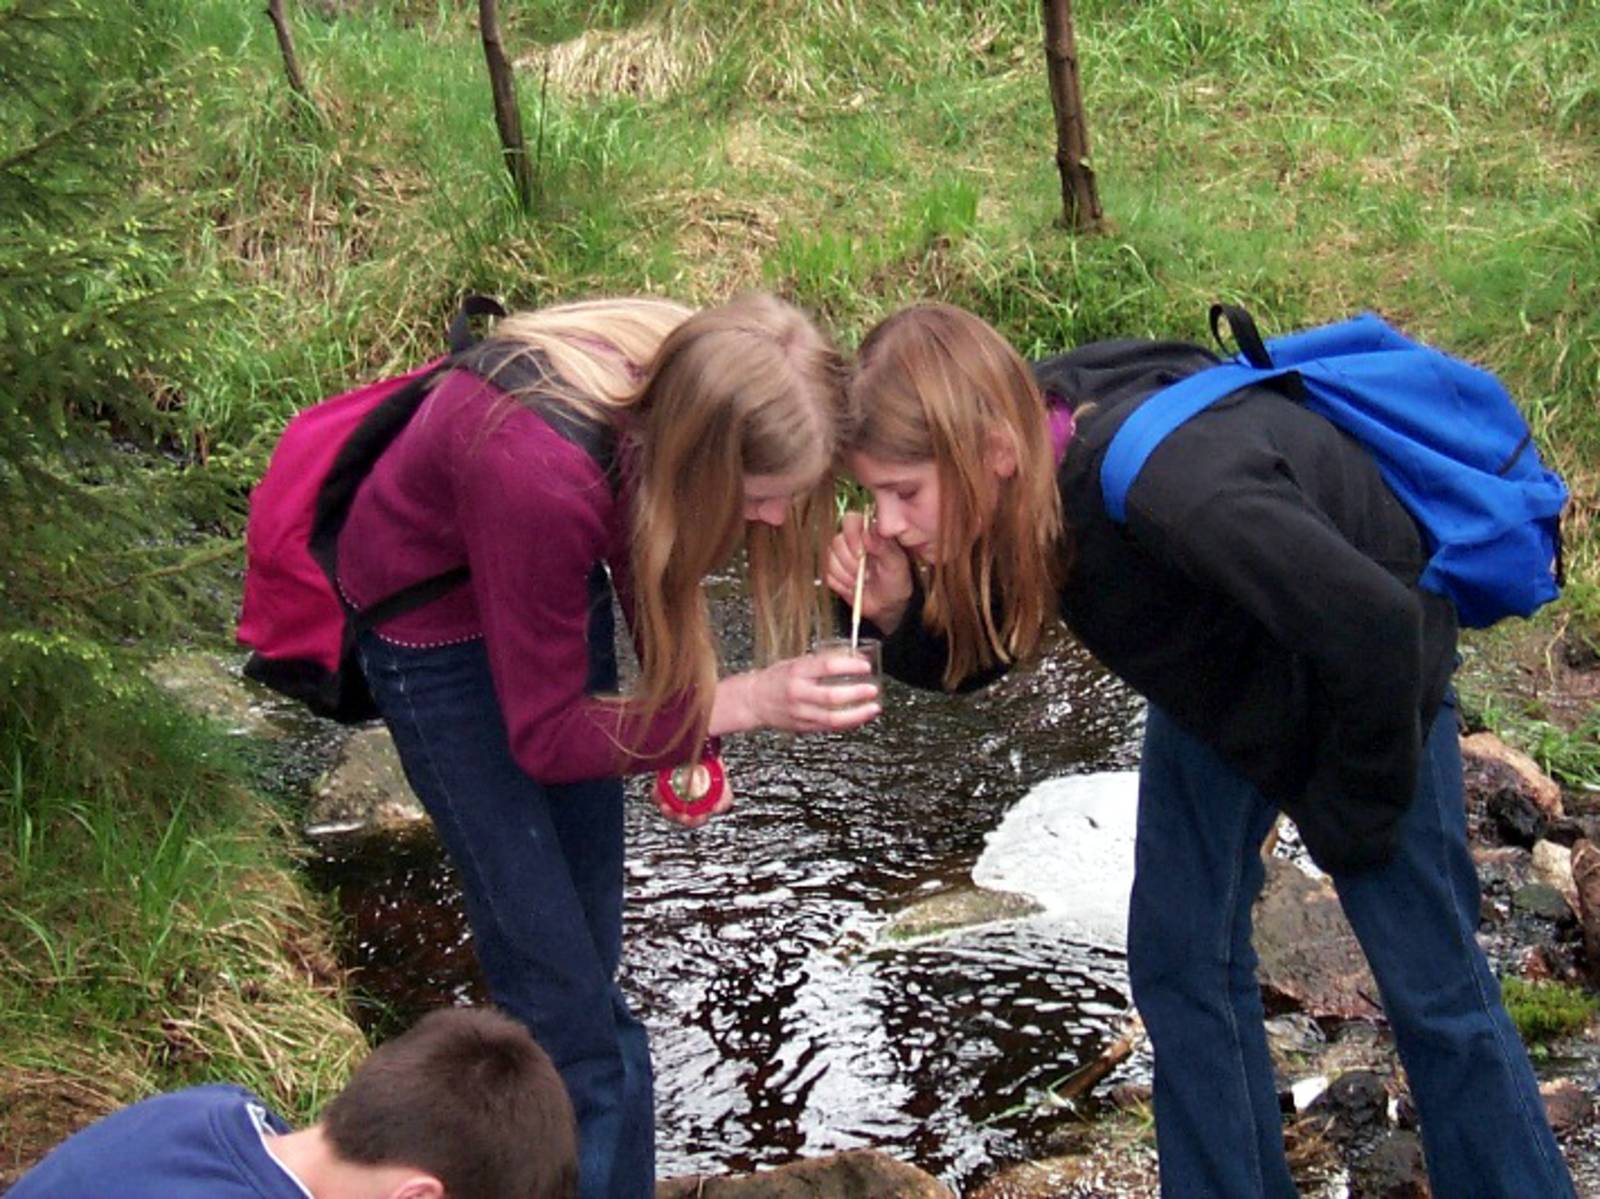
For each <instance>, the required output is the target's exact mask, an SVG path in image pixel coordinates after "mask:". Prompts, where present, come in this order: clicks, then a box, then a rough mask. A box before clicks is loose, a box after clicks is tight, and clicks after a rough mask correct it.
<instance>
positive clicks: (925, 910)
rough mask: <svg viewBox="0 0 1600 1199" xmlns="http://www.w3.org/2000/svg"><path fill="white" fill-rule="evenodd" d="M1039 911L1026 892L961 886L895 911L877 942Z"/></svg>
mask: <svg viewBox="0 0 1600 1199" xmlns="http://www.w3.org/2000/svg"><path fill="white" fill-rule="evenodd" d="M1042 910H1043V909H1042V908H1040V906H1039V905H1038V904H1036V903H1034V902H1033V900H1031V899H1029V898H1028V897H1027V896H1026V895H1014V894H1012V893H1011V892H1009V891H990V890H987V889H985V888H982V887H964V888H961V889H959V890H955V891H946V892H944V893H942V894H939V895H934V896H930V897H929V898H927V899H923V900H920V901H918V902H917V903H914V904H912V905H911V906H910V907H907V908H903V909H901V910H900V911H899V912H896V913H895V915H894V917H893V918H892V919H891V920H890V921H889V923H888V924H887V925H885V926H884V928H883V931H882V932H881V933H880V934H879V937H878V940H879V943H880V944H883V943H896V942H904V941H915V940H922V939H923V938H926V937H934V936H938V935H939V934H941V933H950V932H955V931H957V930H959V929H963V928H973V927H976V926H978V925H982V924H992V923H994V922H995V921H999V920H1016V919H1019V918H1021V917H1023V916H1031V915H1033V914H1035V913H1036V912H1039V911H1042Z"/></svg>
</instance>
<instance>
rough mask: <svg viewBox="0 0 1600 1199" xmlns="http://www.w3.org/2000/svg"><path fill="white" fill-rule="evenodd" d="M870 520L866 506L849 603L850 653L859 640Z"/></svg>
mask: <svg viewBox="0 0 1600 1199" xmlns="http://www.w3.org/2000/svg"><path fill="white" fill-rule="evenodd" d="M871 519H872V505H871V504H868V505H867V506H866V507H865V508H863V509H862V510H861V533H862V546H861V560H860V561H858V562H857V563H856V593H855V596H854V597H853V598H852V599H851V601H850V652H851V653H852V654H853V653H855V652H856V643H857V642H858V641H860V640H861V587H862V584H863V583H865V582H866V581H867V547H866V531H867V522H869V521H870V520H871Z"/></svg>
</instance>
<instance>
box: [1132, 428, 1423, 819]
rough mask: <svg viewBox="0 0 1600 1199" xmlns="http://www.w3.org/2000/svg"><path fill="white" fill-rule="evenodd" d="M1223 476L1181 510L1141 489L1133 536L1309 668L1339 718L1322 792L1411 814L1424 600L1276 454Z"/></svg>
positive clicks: (1135, 498)
mask: <svg viewBox="0 0 1600 1199" xmlns="http://www.w3.org/2000/svg"><path fill="white" fill-rule="evenodd" d="M1152 465H1154V461H1153V460H1152ZM1220 477H1222V478H1224V479H1226V480H1227V482H1226V484H1225V485H1224V486H1223V487H1221V488H1219V489H1217V490H1214V491H1212V492H1210V493H1209V494H1208V495H1206V496H1205V497H1203V498H1196V497H1192V496H1191V497H1186V498H1185V501H1184V502H1183V503H1182V504H1181V505H1179V504H1177V503H1170V502H1168V503H1165V504H1164V503H1163V495H1162V492H1161V489H1160V488H1159V486H1158V487H1156V488H1154V489H1142V488H1141V487H1140V486H1139V485H1137V484H1136V486H1135V488H1134V489H1133V491H1131V492H1130V494H1129V527H1130V529H1131V531H1132V532H1133V534H1134V536H1135V538H1136V539H1137V540H1138V541H1139V542H1140V544H1142V545H1146V546H1150V547H1153V548H1157V549H1158V552H1165V553H1166V554H1167V556H1168V557H1169V558H1170V560H1171V561H1172V562H1173V563H1174V564H1175V565H1176V566H1177V567H1178V568H1179V569H1180V570H1182V571H1184V572H1185V573H1186V574H1188V575H1189V576H1190V577H1191V578H1193V579H1195V580H1196V581H1197V582H1199V583H1200V584H1201V585H1203V586H1208V587H1211V588H1214V589H1216V590H1217V591H1219V592H1221V593H1222V594H1224V595H1226V596H1228V597H1229V598H1230V599H1231V600H1232V601H1234V602H1235V603H1237V604H1239V605H1241V606H1242V607H1243V608H1244V609H1245V610H1246V611H1247V612H1249V613H1250V614H1251V616H1253V617H1254V618H1255V619H1256V620H1257V621H1259V622H1260V624H1261V626H1262V628H1263V629H1264V630H1265V631H1266V633H1267V635H1268V636H1270V637H1272V638H1273V639H1274V640H1275V641H1276V642H1278V644H1280V645H1282V646H1283V647H1285V648H1286V649H1287V650H1288V651H1289V652H1290V653H1294V654H1298V655H1301V656H1303V657H1304V658H1306V659H1307V660H1308V661H1309V662H1310V663H1311V665H1312V667H1313V669H1314V671H1315V674H1316V677H1317V679H1318V682H1319V684H1320V685H1321V687H1322V688H1323V690H1324V691H1325V693H1326V695H1327V696H1328V699H1329V704H1330V709H1331V717H1332V721H1333V727H1332V728H1331V729H1329V730H1327V736H1326V738H1325V739H1324V742H1323V743H1324V745H1325V746H1326V747H1327V751H1328V752H1327V754H1326V760H1325V761H1323V762H1320V763H1318V767H1319V769H1318V771H1317V774H1318V775H1319V776H1321V778H1322V780H1323V782H1322V785H1327V786H1331V787H1333V788H1335V789H1336V790H1337V791H1338V792H1339V793H1341V794H1345V795H1357V796H1370V797H1372V798H1374V799H1376V800H1378V801H1379V802H1381V803H1383V804H1384V805H1385V806H1388V807H1391V808H1392V809H1394V810H1401V809H1404V808H1405V806H1406V805H1407V804H1408V803H1409V802H1410V800H1411V797H1412V794H1413V792H1414V791H1415V788H1416V778H1417V767H1418V761H1419V757H1420V753H1421V730H1420V726H1419V720H1418V715H1417V713H1418V707H1419V703H1420V697H1421V688H1422V623H1423V622H1422V615H1423V614H1422V609H1421V605H1420V603H1419V602H1418V600H1417V597H1416V596H1415V595H1414V594H1413V593H1412V592H1411V590H1410V589H1409V588H1407V587H1406V586H1405V585H1404V584H1403V583H1401V582H1400V581H1399V580H1398V579H1397V578H1395V577H1394V576H1393V575H1392V574H1390V573H1389V572H1388V571H1387V570H1386V569H1384V568H1383V567H1382V566H1380V565H1379V564H1378V563H1376V562H1374V561H1373V560H1372V559H1371V558H1369V557H1367V555H1366V554H1364V553H1362V552H1361V551H1360V550H1359V549H1357V548H1356V547H1355V546H1354V545H1352V544H1351V543H1350V541H1349V540H1347V539H1346V538H1345V536H1344V535H1343V534H1342V533H1341V532H1340V531H1339V529H1338V528H1337V527H1335V525H1334V524H1333V522H1332V521H1331V520H1330V519H1329V518H1328V517H1327V516H1326V515H1325V514H1324V513H1323V512H1322V511H1321V510H1320V509H1319V508H1317V507H1316V506H1315V505H1314V504H1313V503H1311V502H1310V500H1309V499H1308V498H1307V497H1306V496H1304V495H1303V494H1302V493H1301V491H1300V489H1299V488H1298V486H1297V485H1296V484H1295V482H1294V480H1293V478H1292V476H1291V473H1290V472H1289V471H1287V470H1285V469H1283V468H1282V464H1281V463H1278V462H1276V461H1273V460H1271V455H1270V454H1267V453H1265V452H1258V454H1257V455H1256V459H1255V460H1254V461H1249V460H1246V461H1243V462H1241V464H1240V465H1239V466H1238V467H1237V468H1236V469H1229V470H1227V471H1224V472H1220ZM1140 482H1141V483H1142V482H1143V479H1141V481H1140ZM1141 492H1142V494H1141ZM1167 494H1168V496H1171V495H1177V494H1181V489H1179V488H1176V487H1175V488H1173V490H1172V492H1170V493H1167Z"/></svg>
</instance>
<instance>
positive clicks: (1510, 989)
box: [1501, 978, 1600, 1047]
mask: <svg viewBox="0 0 1600 1199" xmlns="http://www.w3.org/2000/svg"><path fill="white" fill-rule="evenodd" d="M1501 993H1502V997H1503V998H1504V1000H1505V1005H1506V1011H1508V1012H1509V1013H1510V1014H1511V1019H1512V1022H1513V1023H1515V1024H1516V1026H1517V1032H1519V1033H1520V1034H1522V1039H1523V1041H1525V1042H1526V1043H1527V1044H1528V1045H1530V1046H1535V1047H1537V1046H1543V1045H1545V1044H1547V1043H1548V1042H1550V1041H1553V1040H1555V1039H1556V1038H1558V1037H1564V1036H1568V1035H1570V1034H1572V1033H1576V1032H1578V1031H1580V1030H1581V1029H1582V1028H1583V1027H1584V1026H1585V1025H1586V1024H1588V1023H1589V1021H1590V1020H1592V1019H1594V1016H1595V1013H1596V1012H1600V1002H1597V1001H1596V1000H1595V998H1594V997H1593V996H1592V995H1590V994H1588V993H1587V992H1585V991H1584V990H1582V989H1581V988H1579V987H1573V986H1568V985H1567V984H1565V983H1557V982H1527V981H1525V980H1523V979H1520V978H1508V979H1506V980H1505V982H1504V983H1503V984H1502V989H1501Z"/></svg>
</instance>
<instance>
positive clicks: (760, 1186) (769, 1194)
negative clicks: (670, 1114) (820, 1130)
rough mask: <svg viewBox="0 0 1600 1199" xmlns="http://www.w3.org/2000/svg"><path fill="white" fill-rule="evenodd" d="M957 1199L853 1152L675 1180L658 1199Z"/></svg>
mask: <svg viewBox="0 0 1600 1199" xmlns="http://www.w3.org/2000/svg"><path fill="white" fill-rule="evenodd" d="M880 1196H882V1197H889V1196H894V1197H896V1199H953V1196H952V1194H951V1191H950V1188H949V1187H947V1186H945V1185H944V1184H943V1183H942V1182H940V1181H939V1180H938V1179H937V1178H935V1177H933V1175H931V1174H927V1173H924V1172H923V1171H921V1170H919V1169H917V1168H916V1167H915V1166H908V1165H906V1164H905V1163H904V1162H902V1161H898V1160H896V1159H895V1158H892V1157H890V1156H889V1155H888V1154H886V1153H880V1152H878V1151H877V1150H874V1149H852V1150H849V1151H847V1152H845V1153H835V1154H831V1155H830V1156H827V1157H819V1158H813V1159H810V1160H806V1161H798V1162H795V1163H793V1164H792V1165H787V1166H778V1167H775V1168H773V1169H770V1170H762V1171H761V1172H759V1173H757V1174H738V1175H726V1176H699V1175H697V1176H694V1177H690V1178H673V1179H668V1180H667V1181H665V1182H659V1183H657V1184H656V1195H655V1199H877V1197H880Z"/></svg>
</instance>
